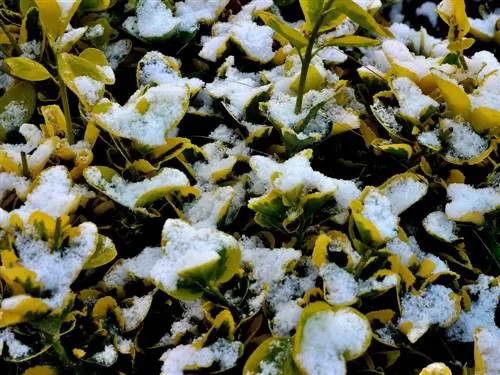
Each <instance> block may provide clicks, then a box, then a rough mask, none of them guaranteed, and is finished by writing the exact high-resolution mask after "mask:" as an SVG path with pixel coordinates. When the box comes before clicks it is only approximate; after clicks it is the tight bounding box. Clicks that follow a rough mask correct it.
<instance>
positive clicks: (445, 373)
mask: <svg viewBox="0 0 500 375" xmlns="http://www.w3.org/2000/svg"><path fill="white" fill-rule="evenodd" d="M418 375H453V374H452V372H451V370H450V369H449V368H448V366H446V365H445V364H444V363H441V362H435V363H431V364H430V365H428V366H427V367H425V368H424V369H422V371H420V373H419V374H418Z"/></svg>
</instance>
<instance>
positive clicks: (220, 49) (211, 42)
mask: <svg viewBox="0 0 500 375" xmlns="http://www.w3.org/2000/svg"><path fill="white" fill-rule="evenodd" d="M229 38H230V36H229V35H222V36H215V37H209V36H202V37H201V42H202V44H203V48H202V49H201V51H200V53H199V56H200V57H201V58H203V59H205V60H208V61H211V62H216V61H217V59H218V58H219V57H220V56H221V55H222V54H223V53H224V51H225V50H226V48H227V42H228V41H229Z"/></svg>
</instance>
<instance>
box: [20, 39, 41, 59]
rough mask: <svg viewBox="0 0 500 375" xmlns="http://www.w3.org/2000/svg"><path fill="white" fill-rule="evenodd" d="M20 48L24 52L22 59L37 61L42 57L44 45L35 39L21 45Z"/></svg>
mask: <svg viewBox="0 0 500 375" xmlns="http://www.w3.org/2000/svg"><path fill="white" fill-rule="evenodd" d="M19 47H21V51H22V52H23V54H22V55H21V56H22V57H26V58H27V59H32V60H36V59H37V58H38V56H40V53H41V48H42V44H41V43H40V42H39V41H37V40H35V39H33V40H30V41H29V42H26V43H22V44H20V45H19Z"/></svg>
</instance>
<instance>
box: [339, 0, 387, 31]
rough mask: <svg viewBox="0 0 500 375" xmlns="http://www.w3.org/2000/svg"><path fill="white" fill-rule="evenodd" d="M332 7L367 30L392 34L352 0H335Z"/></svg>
mask: <svg viewBox="0 0 500 375" xmlns="http://www.w3.org/2000/svg"><path fill="white" fill-rule="evenodd" d="M333 7H334V8H335V9H337V10H338V11H340V12H342V13H343V14H345V15H346V16H347V17H349V18H350V19H351V20H352V21H354V22H356V23H357V24H358V25H359V26H361V27H363V28H365V29H366V30H368V31H371V32H373V33H376V34H379V35H382V36H386V37H388V38H390V37H392V36H393V35H392V33H391V32H390V31H389V30H388V29H386V28H385V27H383V26H382V25H380V24H379V23H378V22H377V21H376V20H375V18H373V16H372V15H371V14H370V13H368V12H367V11H366V10H364V9H363V8H361V7H360V6H359V5H358V4H356V3H355V2H354V1H352V0H336V1H335V2H334V3H333Z"/></svg>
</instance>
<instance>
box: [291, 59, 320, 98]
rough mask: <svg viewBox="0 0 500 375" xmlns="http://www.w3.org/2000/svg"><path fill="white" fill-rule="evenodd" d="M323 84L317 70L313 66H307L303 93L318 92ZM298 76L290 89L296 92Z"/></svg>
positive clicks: (298, 81)
mask: <svg viewBox="0 0 500 375" xmlns="http://www.w3.org/2000/svg"><path fill="white" fill-rule="evenodd" d="M324 83H325V79H324V78H323V77H322V76H321V74H320V73H319V71H318V69H316V67H315V66H314V65H309V68H308V69H307V75H306V84H305V86H304V92H308V91H309V90H318V89H320V88H321V87H322V86H323V84H324ZM299 84H300V75H299V76H298V77H297V78H296V79H295V80H294V81H293V82H292V84H291V86H290V88H291V89H292V90H293V91H294V92H297V91H298V90H299Z"/></svg>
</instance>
